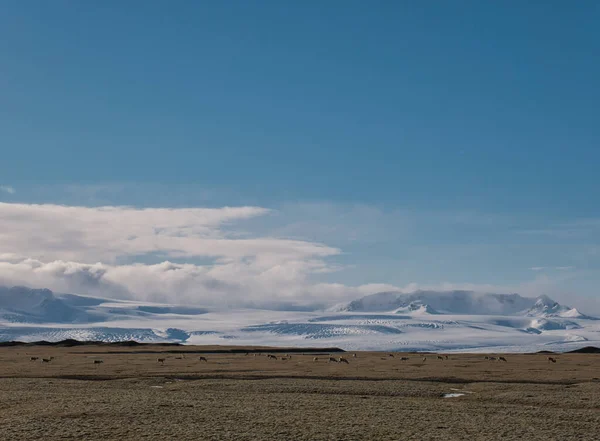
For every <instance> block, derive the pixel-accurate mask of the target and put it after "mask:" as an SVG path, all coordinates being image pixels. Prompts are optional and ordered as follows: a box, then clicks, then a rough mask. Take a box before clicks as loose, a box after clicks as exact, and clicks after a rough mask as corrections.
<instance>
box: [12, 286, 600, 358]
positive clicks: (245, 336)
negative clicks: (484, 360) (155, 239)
mask: <svg viewBox="0 0 600 441" xmlns="http://www.w3.org/2000/svg"><path fill="white" fill-rule="evenodd" d="M67 338H73V339H77V340H102V341H110V342H115V341H123V340H136V341H139V342H178V343H186V344H239V345H269V346H313V347H318V346H321V347H331V346H338V347H341V348H343V349H346V350H385V351H396V350H398V351H445V352H450V351H455V352H535V351H540V350H551V351H565V350H572V349H577V348H579V347H583V346H600V320H597V319H595V318H594V317H590V316H587V315H584V314H581V313H580V312H579V311H577V310H576V309H574V308H571V307H568V306H565V305H560V304H558V303H557V302H554V301H553V300H552V299H550V298H548V297H547V296H541V297H538V298H527V297H521V296H519V295H518V294H508V295H506V294H478V293H473V292H470V291H451V292H434V291H417V292H415V293H412V294H401V293H379V294H375V295H372V296H367V297H364V298H362V299H358V300H355V301H353V302H350V303H348V304H344V305H337V306H336V307H334V308H331V309H330V310H328V311H310V312H303V311H300V312H299V311H273V310H257V309H235V310H230V309H228V310H210V309H206V308H202V307H192V306H182V305H163V304H150V303H141V302H133V301H119V300H112V299H110V300H109V299H102V298H97V297H86V296H80V295H74V294H55V293H53V292H51V291H49V290H36V289H29V288H24V287H13V288H3V287H0V341H11V340H18V341H38V340H47V341H58V340H63V339H67Z"/></svg>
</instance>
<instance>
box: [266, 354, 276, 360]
mask: <svg viewBox="0 0 600 441" xmlns="http://www.w3.org/2000/svg"><path fill="white" fill-rule="evenodd" d="M267 358H268V359H269V360H277V355H271V354H268V355H267Z"/></svg>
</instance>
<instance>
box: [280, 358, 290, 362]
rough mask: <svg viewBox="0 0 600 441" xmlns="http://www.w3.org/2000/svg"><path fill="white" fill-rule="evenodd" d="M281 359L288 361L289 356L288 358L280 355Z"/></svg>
mask: <svg viewBox="0 0 600 441" xmlns="http://www.w3.org/2000/svg"><path fill="white" fill-rule="evenodd" d="M281 360H283V361H288V360H289V358H288V357H281Z"/></svg>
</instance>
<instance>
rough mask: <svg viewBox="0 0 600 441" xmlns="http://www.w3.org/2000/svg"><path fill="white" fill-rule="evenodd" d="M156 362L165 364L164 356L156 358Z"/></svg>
mask: <svg viewBox="0 0 600 441" xmlns="http://www.w3.org/2000/svg"><path fill="white" fill-rule="evenodd" d="M156 362H157V363H160V364H165V359H164V358H157V359H156Z"/></svg>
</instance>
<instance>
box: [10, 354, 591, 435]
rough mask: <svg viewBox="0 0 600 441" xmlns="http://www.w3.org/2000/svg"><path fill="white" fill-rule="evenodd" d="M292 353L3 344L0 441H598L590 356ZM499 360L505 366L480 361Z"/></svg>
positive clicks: (492, 361) (493, 361)
mask: <svg viewBox="0 0 600 441" xmlns="http://www.w3.org/2000/svg"><path fill="white" fill-rule="evenodd" d="M216 351H221V352H216ZM246 351H247V352H248V354H247V355H246ZM293 351H294V352H292V350H291V349H290V350H289V351H288V352H287V355H286V350H285V349H270V348H259V347H248V348H239V347H237V348H236V347H222V346H220V347H217V346H214V347H198V346H161V345H144V346H133V347H127V346H115V345H89V346H88V345H83V346H76V347H57V346H36V345H27V346H13V347H2V348H0V394H1V395H0V396H1V397H2V399H1V400H0V439H6V440H33V439H42V438H43V439H50V440H54V439H85V440H96V439H97V440H100V439H103V440H105V439H132V440H134V439H149V440H153V439H161V440H164V439H181V440H196V439H207V440H292V439H294V440H295V439H299V440H362V439H373V440H388V439H390V440H393V439H414V440H428V439H430V440H454V439H456V440H460V439H471V440H479V439H481V440H484V439H486V440H495V439H503V440H511V439H526V440H570V439H573V440H597V439H598V433H600V355H597V354H489V355H485V354H448V358H446V355H444V354H416V353H392V354H391V355H393V356H390V353H382V352H357V353H355V354H356V357H354V356H353V354H354V353H349V352H333V351H332V352H330V353H329V352H327V353H319V352H317V351H309V350H306V351H303V350H298V349H294V350H293ZM269 354H270V355H273V356H276V357H277V359H274V358H272V357H268V355H269ZM500 356H503V357H505V358H506V360H507V361H506V362H504V361H497V360H489V359H486V358H485V357H488V358H489V357H495V358H498V357H500ZM52 357H53V358H52ZM200 357H205V358H206V361H200ZM315 357H317V361H315ZM330 357H333V358H335V359H338V360H339V357H343V358H345V359H347V360H348V363H340V362H330V361H329V358H330ZM440 357H441V359H440ZM548 357H553V358H555V359H556V363H553V362H551V361H549V360H548ZM32 358H34V360H32ZM51 358H52V359H51ZM282 358H284V359H282ZM403 358H405V359H404V360H403ZM424 358H426V359H425V360H424ZM43 359H46V360H50V361H47V362H44V361H42V360H43ZM158 359H164V362H159V361H158ZM96 360H102V363H95V362H94V361H96Z"/></svg>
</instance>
